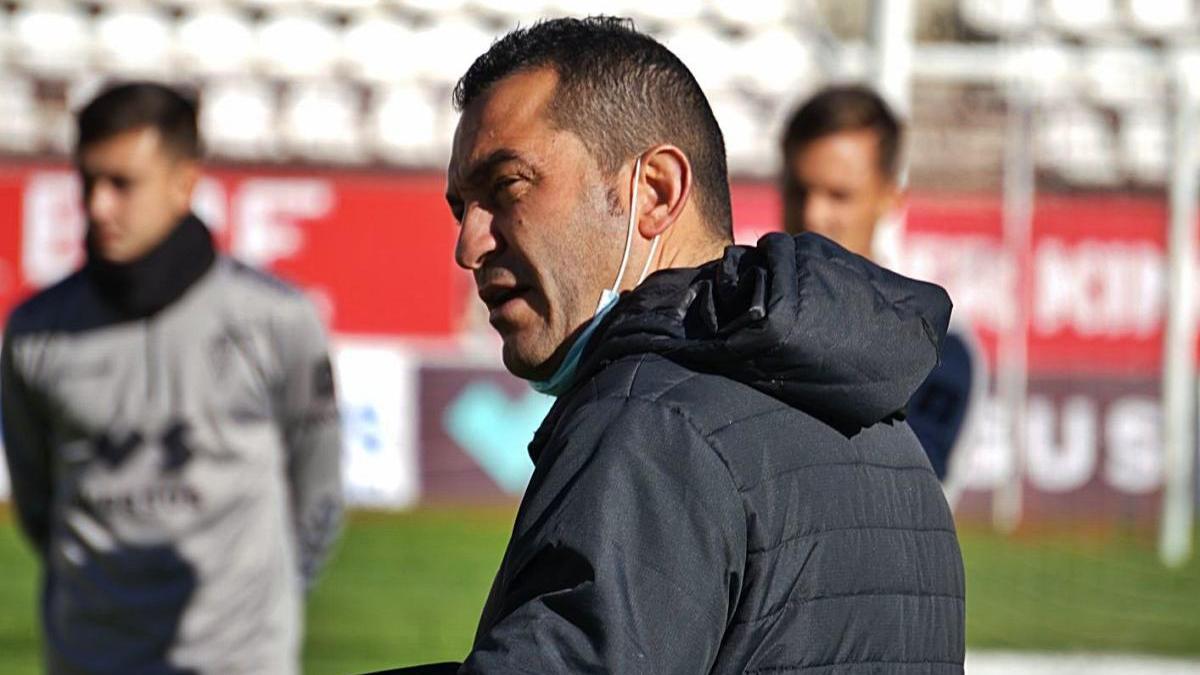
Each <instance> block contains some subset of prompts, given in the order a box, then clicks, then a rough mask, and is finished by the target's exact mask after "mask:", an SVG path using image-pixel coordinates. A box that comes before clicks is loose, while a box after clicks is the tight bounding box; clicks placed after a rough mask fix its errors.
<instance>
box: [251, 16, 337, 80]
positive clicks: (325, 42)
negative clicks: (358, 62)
mask: <svg viewBox="0 0 1200 675" xmlns="http://www.w3.org/2000/svg"><path fill="white" fill-rule="evenodd" d="M319 16H320V15H319V14H318V13H316V12H301V11H296V10H290V11H282V12H280V13H277V14H273V15H271V17H270V18H268V19H266V20H265V21H263V22H262V23H261V24H260V25H259V26H258V30H257V31H256V33H257V34H256V38H257V40H256V50H255V51H256V56H257V62H258V63H259V65H261V66H262V68H263V70H264V71H265V72H266V73H268V74H270V75H274V76H276V77H281V78H322V77H327V76H329V75H330V74H332V71H333V68H334V67H335V66H336V64H337V63H338V60H339V59H340V57H341V54H340V48H341V43H340V42H339V40H338V35H337V33H336V32H335V31H334V29H333V27H332V26H330V25H329V24H328V23H326V22H325V21H322V20H321V19H320V18H319Z"/></svg>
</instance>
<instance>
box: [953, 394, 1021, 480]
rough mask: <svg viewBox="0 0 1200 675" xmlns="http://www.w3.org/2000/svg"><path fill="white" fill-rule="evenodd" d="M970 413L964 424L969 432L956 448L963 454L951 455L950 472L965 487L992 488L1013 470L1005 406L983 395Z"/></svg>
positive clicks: (1007, 416)
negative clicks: (951, 469) (952, 456)
mask: <svg viewBox="0 0 1200 675" xmlns="http://www.w3.org/2000/svg"><path fill="white" fill-rule="evenodd" d="M971 414H972V415H973V416H974V419H973V421H972V423H971V424H970V425H969V426H968V427H966V429H967V432H968V433H969V434H970V435H969V436H968V437H967V438H964V439H963V440H962V441H961V442H960V445H959V449H958V451H957V452H960V453H962V456H961V457H956V458H955V459H954V465H953V476H954V479H955V480H959V481H962V487H963V488H964V489H967V490H991V489H993V488H995V487H997V486H999V485H1002V484H1003V483H1004V482H1005V481H1007V480H1008V478H1009V476H1011V475H1012V473H1013V456H1012V453H1011V452H1009V447H1008V445H1009V444H1008V439H1009V414H1008V408H1006V407H1005V406H1003V405H1000V400H999V399H997V398H996V397H994V396H986V397H984V399H983V400H982V401H979V403H977V404H976V410H975V411H974V412H972V413H971Z"/></svg>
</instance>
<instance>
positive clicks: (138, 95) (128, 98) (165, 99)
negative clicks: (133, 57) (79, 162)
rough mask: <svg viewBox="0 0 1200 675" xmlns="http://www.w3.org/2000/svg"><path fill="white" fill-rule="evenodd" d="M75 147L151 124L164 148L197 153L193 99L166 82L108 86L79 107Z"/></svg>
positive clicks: (182, 153)
mask: <svg viewBox="0 0 1200 675" xmlns="http://www.w3.org/2000/svg"><path fill="white" fill-rule="evenodd" d="M77 122H78V131H79V136H78V140H77V142H76V146H75V147H76V150H77V151H78V150H81V149H83V148H85V147H87V146H89V145H92V144H93V143H97V142H99V141H103V140H107V139H109V138H112V137H113V136H116V135H117V134H120V133H124V132H126V131H131V130H134V129H142V128H145V127H152V128H154V129H156V130H158V133H159V136H160V138H161V139H162V144H163V146H164V147H165V148H167V149H169V150H170V151H172V152H174V153H176V154H177V155H179V156H181V157H186V158H189V159H197V158H199V157H200V154H201V151H202V150H201V146H200V132H199V130H198V129H197V128H196V102H195V100H194V99H193V98H192V97H191V96H187V95H185V94H183V93H182V92H179V91H177V90H175V89H172V88H171V87H168V86H166V85H162V84H158V83H155V82H128V83H124V84H118V85H115V86H111V87H109V88H107V89H105V90H104V91H103V92H101V93H100V94H99V95H98V96H96V98H94V99H92V100H91V102H90V103H88V104H87V105H85V106H84V107H83V109H82V110H80V111H79V116H78V120H77Z"/></svg>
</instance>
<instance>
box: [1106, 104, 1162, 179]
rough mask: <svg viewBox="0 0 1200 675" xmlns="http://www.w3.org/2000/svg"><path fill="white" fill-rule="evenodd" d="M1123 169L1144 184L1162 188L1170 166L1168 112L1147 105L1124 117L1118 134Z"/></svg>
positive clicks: (1131, 111)
mask: <svg viewBox="0 0 1200 675" xmlns="http://www.w3.org/2000/svg"><path fill="white" fill-rule="evenodd" d="M1118 143H1119V144H1120V154H1121V166H1122V167H1123V168H1124V169H1125V171H1126V173H1127V175H1129V176H1130V177H1131V178H1133V179H1134V180H1136V181H1138V182H1140V183H1149V184H1157V185H1161V184H1162V183H1163V182H1164V181H1166V179H1167V171H1168V169H1169V167H1170V155H1171V153H1170V136H1169V132H1168V120H1167V111H1166V110H1165V109H1164V108H1161V107H1157V106H1145V107H1142V108H1138V109H1135V110H1130V111H1127V112H1126V113H1125V114H1123V115H1122V116H1121V128H1120V131H1119V132H1118Z"/></svg>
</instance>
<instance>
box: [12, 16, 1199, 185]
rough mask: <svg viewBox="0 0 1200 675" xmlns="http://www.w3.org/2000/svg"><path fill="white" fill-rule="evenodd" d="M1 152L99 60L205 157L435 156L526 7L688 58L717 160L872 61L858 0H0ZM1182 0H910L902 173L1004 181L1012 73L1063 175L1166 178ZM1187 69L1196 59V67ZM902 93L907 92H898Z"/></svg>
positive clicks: (768, 137) (922, 178)
mask: <svg viewBox="0 0 1200 675" xmlns="http://www.w3.org/2000/svg"><path fill="white" fill-rule="evenodd" d="M0 8H2V9H3V11H0V53H2V54H3V64H4V68H3V71H2V73H0V75H2V76H0V151H2V152H4V153H9V154H12V155H17V156H20V155H41V154H47V153H49V154H59V155H61V154H64V153H66V152H68V150H69V148H70V144H71V116H70V113H71V111H72V110H73V109H74V108H76V107H78V105H79V104H80V102H81V101H83V100H86V98H87V97H88V96H90V95H91V94H92V93H94V92H95V90H96V88H97V86H99V84H100V83H102V82H103V81H105V80H106V79H108V78H114V77H115V78H138V77H152V78H158V79H166V80H170V81H175V82H178V83H180V84H185V85H188V86H191V87H194V88H196V89H197V90H198V92H199V94H200V95H201V98H202V100H203V102H204V109H203V119H202V125H203V131H204V134H205V137H206V139H207V142H208V147H209V149H210V152H211V156H212V157H213V158H215V159H219V160H225V161H231V162H257V161H266V162H286V163H289V164H294V163H296V162H303V163H311V164H337V165H355V166H357V165H367V166H384V167H401V168H412V169H425V168H435V169H440V168H441V167H442V166H444V163H445V160H446V156H447V152H448V150H447V148H448V139H449V137H450V136H451V134H452V131H453V126H454V123H455V119H456V116H455V113H454V111H453V110H452V109H451V107H450V105H449V103H448V102H449V93H450V90H451V88H452V87H453V85H454V82H455V80H456V79H457V78H458V76H460V75H461V74H462V72H463V71H464V70H465V69H466V67H467V66H468V65H469V64H470V62H471V60H472V59H473V57H474V55H476V54H479V53H481V52H482V51H483V50H484V49H485V48H486V47H487V46H488V44H490V42H491V40H493V39H494V38H495V37H496V36H498V35H500V34H502V33H503V32H504V31H506V30H508V29H510V28H512V27H514V26H516V25H519V24H528V23H530V22H531V21H533V20H535V19H536V18H537V17H545V16H554V15H561V14H569V15H582V14H588V13H596V12H604V13H610V14H621V15H629V16H632V17H634V18H635V19H636V20H637V21H638V24H639V26H640V27H641V28H643V29H644V30H648V31H649V32H651V33H653V34H654V35H656V36H657V37H658V38H659V39H660V40H662V41H663V42H664V43H665V44H666V45H668V46H669V47H670V48H671V49H672V50H674V51H675V52H676V53H677V54H678V55H679V56H680V57H681V58H682V59H683V60H684V62H685V63H687V64H688V65H689V66H691V67H692V69H693V70H694V71H695V73H696V75H697V77H698V78H699V80H700V82H701V84H702V85H703V86H704V88H705V90H706V91H707V92H708V94H709V97H710V99H711V100H712V103H713V106H714V108H715V110H716V114H717V117H718V119H719V120H720V122H721V124H722V127H723V129H724V131H725V134H726V142H727V145H728V152H729V158H730V167H731V170H732V171H733V172H734V173H735V174H736V175H739V176H755V177H769V176H772V175H774V173H775V171H776V164H777V161H776V146H777V141H776V139H777V136H778V133H777V132H778V131H779V130H780V127H781V125H782V122H783V120H784V119H785V118H786V116H787V114H788V113H789V112H790V111H791V110H792V109H793V108H794V106H795V105H796V104H797V103H798V102H799V101H801V100H803V98H804V96H805V95H807V94H808V93H810V92H811V91H812V90H813V89H814V88H816V87H818V86H819V85H820V84H822V83H824V82H827V81H832V80H842V79H855V78H866V77H869V76H870V74H871V68H872V63H871V51H872V50H871V44H872V42H871V38H872V35H871V31H872V25H873V24H872V16H871V15H872V4H871V3H869V2H866V1H865V0H847V1H842V0H807V1H805V0H801V1H789V0H760V1H756V2H725V1H722V0H677V1H674V2H661V3H635V2H625V1H621V0H618V1H615V2H603V1H600V0H499V1H496V2H473V1H469V0H445V1H439V0H390V1H386V2H376V1H371V0H303V1H301V0H228V1H218V0H92V1H78V0H36V1H34V0H26V1H24V2H14V1H12V0H8V1H6V2H3V3H0ZM1198 15H1200V10H1198V9H1197V7H1196V4H1195V3H1194V2H1192V1H1191V0H1089V1H1087V2H1080V1H1078V0H1045V1H1039V0H922V1H921V2H917V3H915V6H914V12H913V16H912V17H911V19H910V20H911V22H912V27H911V31H910V33H911V35H912V37H913V38H914V39H913V44H912V50H911V54H908V55H906V58H910V59H911V66H912V68H911V74H912V82H911V95H909V96H906V97H905V101H902V102H901V105H900V106H899V107H901V108H902V112H905V113H906V114H907V115H908V116H909V117H910V119H911V123H912V143H911V147H912V149H913V152H912V155H911V178H912V184H913V185H915V186H926V185H929V186H937V187H939V188H950V189H967V188H973V187H974V188H978V187H981V186H984V187H988V186H994V185H996V184H998V181H999V176H998V169H999V167H1000V166H1002V161H1001V159H1000V155H1001V153H1002V145H1003V139H1004V128H1005V122H1004V120H1005V116H1004V112H1005V109H1006V96H1005V95H1004V92H1005V91H1006V88H1007V87H1008V86H1009V85H1010V84H1011V83H1012V82H1013V81H1015V80H1021V81H1024V82H1027V83H1028V85H1029V87H1030V88H1031V89H1032V90H1033V94H1034V95H1035V96H1037V97H1038V98H1039V100H1041V101H1042V102H1043V103H1044V104H1045V105H1046V110H1045V113H1046V117H1045V118H1044V120H1043V121H1042V124H1041V125H1039V133H1038V137H1037V144H1036V156H1037V161H1038V166H1039V168H1041V169H1045V170H1046V171H1047V172H1048V173H1052V174H1053V175H1054V176H1055V177H1056V178H1057V179H1059V180H1061V181H1062V182H1063V183H1064V184H1067V185H1073V186H1084V187H1105V188H1113V187H1139V188H1140V187H1147V186H1149V187H1153V186H1156V185H1161V184H1162V183H1163V181H1164V180H1165V178H1166V176H1167V161H1166V158H1167V154H1166V152H1165V147H1166V144H1167V138H1168V111H1167V108H1168V106H1169V100H1170V99H1169V97H1168V92H1169V89H1170V88H1171V86H1172V85H1171V82H1170V81H1169V78H1168V77H1167V73H1168V72H1169V68H1168V67H1167V61H1168V60H1170V59H1171V58H1175V57H1176V52H1177V51H1179V52H1180V53H1181V54H1188V53H1191V52H1189V51H1188V50H1190V49H1192V48H1194V47H1196V46H1197V45H1196V43H1197V25H1198V24H1197V21H1198V18H1197V17H1198ZM1193 71H1194V76H1195V77H1197V78H1200V68H1197V69H1193ZM909 100H911V102H912V104H911V106H909V105H908V101H909Z"/></svg>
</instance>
